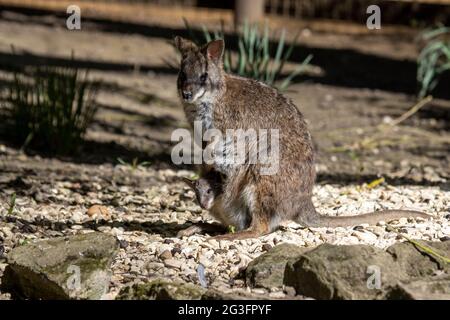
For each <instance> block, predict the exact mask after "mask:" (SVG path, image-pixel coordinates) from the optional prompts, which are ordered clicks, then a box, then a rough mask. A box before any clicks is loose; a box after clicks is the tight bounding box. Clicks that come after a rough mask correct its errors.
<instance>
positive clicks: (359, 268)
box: [284, 241, 450, 300]
mask: <svg viewBox="0 0 450 320" xmlns="http://www.w3.org/2000/svg"><path fill="white" fill-rule="evenodd" d="M422 243H423V244H424V245H425V246H428V247H432V248H433V249H434V250H435V251H436V252H439V253H440V254H441V255H443V256H447V257H448V256H449V255H450V254H449V253H450V242H448V241H447V242H428V241H422ZM375 270H378V271H377V272H379V276H380V277H379V279H380V282H379V286H373V285H372V284H374V282H372V280H373V279H374V278H371V277H372V276H373V275H374V274H375ZM435 274H444V275H446V276H448V275H449V266H448V264H445V263H442V262H441V261H439V260H438V259H436V258H435V257H433V256H430V255H429V254H426V253H424V252H423V251H421V249H420V248H417V247H416V246H415V245H414V244H412V243H409V242H404V243H397V244H395V245H393V246H391V247H389V248H388V249H387V250H386V251H385V250H381V249H378V248H375V247H372V246H367V245H350V246H338V245H331V244H322V245H320V246H318V247H317V248H316V249H314V250H312V251H310V252H307V253H305V254H302V255H301V256H300V257H299V258H298V259H296V261H291V262H288V263H287V265H286V270H285V276H284V284H285V285H287V286H292V287H294V288H295V289H296V292H297V294H302V295H305V296H308V297H312V298H315V299H346V300H347V299H397V298H398V299H401V298H402V297H403V298H404V297H409V298H411V297H414V296H417V297H418V296H426V294H427V292H428V293H429V294H443V295H446V294H447V291H445V290H440V289H439V288H441V287H445V284H448V281H447V280H446V281H444V282H442V281H441V282H436V280H435V278H433V275H435ZM433 281H434V282H433ZM369 282H370V283H369ZM431 282H433V283H431ZM427 290H428V291H427ZM415 294H416V295H415Z"/></svg>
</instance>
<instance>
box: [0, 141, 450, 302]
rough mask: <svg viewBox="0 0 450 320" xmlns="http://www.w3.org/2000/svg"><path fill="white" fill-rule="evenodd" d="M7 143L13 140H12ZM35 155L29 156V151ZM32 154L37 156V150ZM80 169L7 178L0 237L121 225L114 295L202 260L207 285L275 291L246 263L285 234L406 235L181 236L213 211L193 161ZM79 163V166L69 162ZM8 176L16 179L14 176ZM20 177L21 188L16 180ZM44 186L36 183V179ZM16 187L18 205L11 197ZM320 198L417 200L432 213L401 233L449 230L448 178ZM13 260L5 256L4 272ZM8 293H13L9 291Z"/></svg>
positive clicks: (349, 207) (381, 233) (393, 237)
mask: <svg viewBox="0 0 450 320" xmlns="http://www.w3.org/2000/svg"><path fill="white" fill-rule="evenodd" d="M3 148H5V147H3ZM23 157H26V156H23ZM28 160H30V159H28ZM82 168H83V169H80V170H79V172H78V174H77V175H76V177H73V176H72V178H64V177H65V176H66V175H67V176H69V175H68V173H67V172H60V171H58V170H55V172H56V173H55V174H54V175H51V174H50V175H46V176H39V175H32V174H30V175H29V177H26V178H16V179H12V178H11V177H12V176H10V178H11V180H7V179H8V175H4V176H3V178H2V179H3V180H2V181H1V182H2V183H3V184H4V185H5V186H6V187H4V188H3V190H2V192H1V198H0V199H1V200H0V212H1V213H2V216H1V222H0V241H1V242H0V244H1V245H2V246H3V247H4V251H5V253H8V252H9V251H10V250H11V248H12V247H14V246H17V245H22V244H24V243H27V242H29V241H32V240H35V239H42V238H49V237H56V236H62V235H72V234H79V233H86V232H92V231H93V230H98V231H101V232H105V233H109V234H113V235H115V236H117V238H118V239H119V240H120V244H121V249H120V252H119V254H118V256H117V257H116V259H115V262H114V264H113V277H112V283H111V288H110V292H109V293H108V295H107V296H106V297H105V298H107V299H112V298H114V297H115V295H116V294H117V293H118V291H119V290H120V289H121V288H122V287H123V286H125V285H129V284H131V283H139V282H144V281H148V280H150V279H153V278H157V277H164V278H168V279H182V280H184V281H186V282H191V283H196V284H198V283H199V281H198V276H197V272H196V270H197V267H198V265H199V264H202V265H203V266H204V267H205V271H206V279H207V281H208V285H209V286H210V287H212V288H217V289H219V290H222V291H224V292H229V291H234V290H248V291H251V292H252V293H255V294H265V295H268V296H269V297H271V298H282V297H284V296H285V295H286V294H287V293H285V292H283V291H282V290H281V289H280V288H278V289H277V288H273V290H271V292H267V291H264V290H263V289H252V290H251V289H248V288H245V284H244V281H243V280H242V276H241V275H242V274H241V271H242V270H243V269H244V268H245V267H246V266H247V264H248V263H249V262H250V261H251V260H252V259H254V258H256V257H257V256H259V255H260V254H262V253H263V252H264V251H266V250H268V249H269V248H271V247H273V246H274V245H277V244H280V243H285V242H288V243H294V244H297V245H299V246H306V247H312V246H316V245H318V244H321V243H324V242H328V243H333V244H341V245H344V244H369V245H374V246H377V247H380V248H385V247H388V246H390V245H392V244H393V243H395V242H396V241H403V239H402V237H400V236H399V235H398V234H396V233H394V232H389V231H387V230H386V224H385V223H384V222H380V223H379V224H378V225H376V226H368V225H362V226H357V227H354V228H351V227H349V228H336V229H331V228H304V227H302V226H300V225H298V224H296V223H293V222H286V223H285V224H284V225H283V226H282V227H281V228H280V230H279V231H276V232H274V233H272V234H269V235H266V236H263V237H261V238H259V239H250V240H242V241H235V242H229V241H220V242H218V241H216V240H212V241H207V238H208V236H206V235H196V236H191V237H185V238H183V239H178V238H176V233H177V232H178V231H179V230H180V229H182V228H185V227H187V226H189V225H190V224H191V223H193V222H199V221H211V218H210V217H208V214H207V212H205V211H202V209H201V208H200V207H199V206H198V205H197V203H196V202H195V201H194V199H195V195H194V193H193V192H192V191H191V190H190V189H189V188H188V187H187V186H186V185H185V184H184V183H183V182H182V181H180V177H183V176H184V177H190V176H192V174H193V172H191V171H185V170H178V171H175V170H171V169H159V170H157V169H153V168H144V167H138V168H137V169H135V170H132V169H131V168H130V167H128V166H125V165H121V164H119V165H115V166H112V165H101V166H97V167H96V166H83V167H82ZM68 170H70V166H69V169H68ZM8 181H9V182H8ZM13 187H14V188H13ZM36 187H37V188H36ZM13 192H18V193H17V198H16V205H15V208H14V210H13V212H12V214H10V215H7V214H6V213H7V212H8V209H9V201H8V197H9V196H10V195H11V194H12V193H13ZM313 201H314V203H315V204H316V206H317V207H318V208H320V211H321V213H323V214H328V215H352V214H358V213H363V212H369V211H372V210H379V209H389V208H405V209H406V208H408V209H415V210H423V211H425V212H427V213H429V214H431V215H432V216H433V218H432V219H430V220H428V221H425V220H419V219H417V220H410V219H401V220H400V221H398V222H392V224H391V225H393V226H395V227H396V228H397V229H398V230H399V232H401V233H402V234H404V235H406V236H408V237H411V238H414V239H423V240H433V241H440V240H444V238H445V237H448V236H449V235H450V223H449V219H450V214H449V207H450V191H445V190H442V189H440V188H439V187H437V186H436V187H422V186H391V185H387V184H382V185H380V186H378V187H375V188H368V187H367V186H364V185H362V186H361V185H347V186H343V185H333V184H323V185H318V186H317V187H316V188H315V191H314V198H313ZM95 204H99V205H103V206H105V207H106V208H107V209H108V213H109V214H98V215H95V214H94V215H88V213H87V209H88V208H90V207H91V206H92V205H95ZM5 267H6V263H5V261H4V260H0V273H2V272H3V270H4V268H5ZM0 296H1V297H2V298H8V296H7V295H5V294H3V295H0Z"/></svg>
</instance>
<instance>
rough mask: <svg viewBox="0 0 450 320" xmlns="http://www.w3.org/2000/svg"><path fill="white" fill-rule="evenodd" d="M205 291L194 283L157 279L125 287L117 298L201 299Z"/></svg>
mask: <svg viewBox="0 0 450 320" xmlns="http://www.w3.org/2000/svg"><path fill="white" fill-rule="evenodd" d="M205 292H206V289H203V288H202V287H200V286H197V285H194V284H190V283H184V282H178V281H175V282H171V281H168V280H163V279H156V280H153V281H150V282H148V283H143V284H135V285H132V286H128V287H125V288H123V289H122V290H121V291H120V292H119V294H118V295H117V298H116V300H200V299H201V298H202V296H203V294H204V293H205Z"/></svg>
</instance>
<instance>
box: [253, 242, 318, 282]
mask: <svg viewBox="0 0 450 320" xmlns="http://www.w3.org/2000/svg"><path fill="white" fill-rule="evenodd" d="M309 250H311V248H302V247H299V246H296V245H293V244H288V243H284V244H280V245H278V246H275V247H273V248H271V249H270V250H269V251H267V252H266V253H264V254H262V255H260V256H259V257H258V258H256V259H254V260H253V261H251V262H250V263H249V264H248V266H247V269H246V270H245V279H246V284H247V285H248V286H251V287H263V288H267V289H270V288H273V287H281V286H282V285H283V277H284V269H285V267H286V263H287V262H288V261H295V260H296V259H298V256H299V255H301V254H303V253H305V252H307V251H309Z"/></svg>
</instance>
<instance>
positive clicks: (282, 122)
mask: <svg viewBox="0 0 450 320" xmlns="http://www.w3.org/2000/svg"><path fill="white" fill-rule="evenodd" d="M175 45H176V47H177V48H178V50H179V51H180V53H181V63H180V71H179V75H178V80H177V86H178V92H179V95H180V97H181V100H182V102H183V105H184V110H185V114H186V117H187V120H188V122H189V123H190V124H191V126H193V125H194V121H200V122H201V124H202V128H203V129H204V130H206V129H215V130H219V131H220V132H222V133H223V134H224V135H225V132H226V130H227V129H235V130H236V129H242V130H249V129H254V130H257V131H258V130H259V131H260V130H262V129H278V132H279V170H278V171H277V173H276V174H271V175H263V174H261V167H262V164H260V163H248V162H245V163H244V164H242V163H229V162H226V161H224V159H223V157H222V156H221V153H219V154H217V155H216V157H215V158H214V161H213V164H212V170H215V171H217V172H220V173H221V174H223V175H224V179H223V185H222V193H221V194H220V196H219V197H218V198H216V199H215V201H214V203H213V204H212V205H211V208H210V213H211V214H212V215H213V216H214V217H215V218H217V219H218V220H219V221H220V222H221V223H222V224H223V225H225V226H228V225H232V226H234V227H235V229H236V230H237V232H235V233H229V234H225V235H220V236H218V237H215V238H216V239H228V240H232V239H245V238H252V237H258V236H260V235H263V234H267V233H270V232H272V231H273V230H275V229H276V228H277V227H278V225H279V223H280V222H281V221H283V220H294V221H296V222H298V223H300V224H302V225H304V226H309V227H320V226H324V227H338V226H351V225H358V224H363V223H368V224H375V223H377V222H379V221H381V220H384V221H391V220H395V219H399V218H402V217H421V218H429V217H430V216H429V215H427V214H425V213H423V212H417V211H407V210H385V211H379V212H373V213H368V214H363V215H358V216H344V217H329V216H323V215H320V214H319V213H318V212H317V211H316V209H315V208H314V205H313V203H312V201H311V196H312V191H313V186H314V182H315V177H316V174H315V168H314V160H315V153H314V150H313V145H312V140H311V135H310V133H309V131H308V129H307V125H306V122H305V120H304V117H303V115H302V114H301V112H300V111H299V110H298V109H297V108H296V106H295V105H294V103H293V102H292V101H291V100H290V99H289V98H287V97H286V96H284V95H283V94H281V93H280V92H279V91H277V90H276V89H274V88H272V87H270V86H268V85H265V84H263V83H261V82H259V81H256V80H253V79H247V78H243V77H239V76H235V75H231V74H227V73H226V72H225V71H224V69H223V62H222V55H223V52H224V46H225V44H224V41H223V40H214V41H211V42H209V43H207V44H205V45H204V46H201V47H199V46H197V45H195V44H194V43H193V42H191V41H189V40H186V39H183V38H181V37H176V38H175ZM255 143H258V141H256V142H255V141H251V143H250V144H255ZM203 147H204V146H203ZM222 147H223V154H224V155H226V154H227V153H229V152H234V151H232V150H228V149H227V148H228V146H227V145H226V144H224V145H223V146H222ZM209 170H210V166H206V165H204V166H203V167H202V168H201V171H202V172H201V173H200V174H201V175H203V174H205V172H208V171H209ZM186 234H188V233H186ZM186 234H185V235H186Z"/></svg>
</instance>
